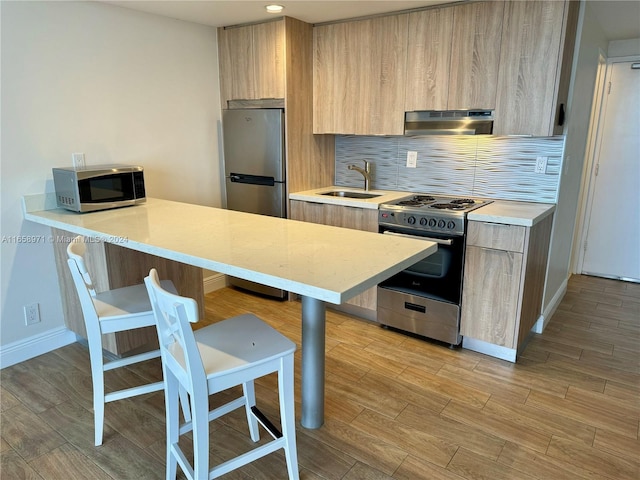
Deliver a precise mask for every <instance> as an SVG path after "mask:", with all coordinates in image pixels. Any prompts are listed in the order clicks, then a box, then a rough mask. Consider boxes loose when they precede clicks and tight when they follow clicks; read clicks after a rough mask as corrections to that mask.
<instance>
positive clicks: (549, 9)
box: [494, 1, 567, 136]
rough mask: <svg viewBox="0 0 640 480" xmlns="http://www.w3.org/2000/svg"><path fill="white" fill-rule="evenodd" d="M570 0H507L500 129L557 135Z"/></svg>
mask: <svg viewBox="0 0 640 480" xmlns="http://www.w3.org/2000/svg"><path fill="white" fill-rule="evenodd" d="M566 7H567V5H566V4H565V2H559V1H537V2H522V1H512V2H507V3H506V5H505V12H504V22H503V29H502V48H501V50H500V73H499V76H498V91H499V92H500V95H499V96H498V99H497V104H496V115H495V118H496V119H495V122H494V133H495V134H497V135H534V136H548V135H553V123H554V107H555V99H556V94H557V90H556V88H557V82H558V78H559V69H560V64H559V55H560V43H561V34H562V29H563V16H564V14H565V11H566V10H567V8H566Z"/></svg>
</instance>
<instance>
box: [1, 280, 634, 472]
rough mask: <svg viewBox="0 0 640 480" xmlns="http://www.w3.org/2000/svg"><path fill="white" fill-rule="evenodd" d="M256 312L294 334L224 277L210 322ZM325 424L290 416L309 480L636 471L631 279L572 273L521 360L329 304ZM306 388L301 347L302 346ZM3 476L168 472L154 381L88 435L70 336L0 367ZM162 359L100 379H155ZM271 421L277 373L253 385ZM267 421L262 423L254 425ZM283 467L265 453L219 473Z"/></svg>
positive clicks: (84, 384)
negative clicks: (454, 345) (399, 329)
mask: <svg viewBox="0 0 640 480" xmlns="http://www.w3.org/2000/svg"><path fill="white" fill-rule="evenodd" d="M247 310H249V311H253V312H255V313H256V314H258V315H259V316H261V317H262V318H263V319H265V320H266V321H268V322H269V323H270V324H272V325H273V326H274V327H276V328H278V329H279V330H280V331H281V332H283V333H284V334H286V335H287V336H289V337H290V338H291V339H293V340H295V341H296V342H297V343H298V345H299V344H300V321H299V318H300V305H299V303H297V302H285V303H281V302H276V301H270V300H262V299H256V298H255V297H252V296H250V295H246V294H242V293H239V292H237V291H234V290H231V289H223V290H220V291H217V292H213V293H211V294H209V295H207V298H206V312H207V318H206V320H207V322H215V321H217V320H219V319H221V318H224V317H228V316H232V315H235V314H238V313H241V312H245V311H247ZM326 349H327V352H326V355H327V372H326V422H325V424H324V425H323V427H322V428H320V429H318V430H306V429H303V428H301V427H300V426H299V412H300V405H299V404H297V413H298V415H297V417H298V430H297V443H298V456H299V462H300V473H301V478H302V479H303V480H316V479H331V480H333V479H336V480H337V479H343V480H385V479H396V480H420V479H458V480H460V479H518V480H520V479H535V478H537V479H553V480H557V479H583V478H584V479H634V480H637V479H638V478H640V442H639V440H638V433H639V432H638V430H639V423H640V361H639V359H640V355H639V353H640V285H637V284H630V283H623V282H618V281H614V280H606V279H598V278H592V277H585V276H574V277H572V278H571V280H570V281H569V287H568V292H567V294H566V296H565V297H564V299H563V301H562V304H561V305H560V307H559V309H558V310H557V312H556V314H555V315H554V317H553V318H552V320H551V322H550V324H549V325H548V327H547V328H546V330H545V332H544V333H543V334H542V335H538V336H535V337H534V338H533V339H532V340H531V342H530V343H529V345H528V347H527V348H526V350H525V351H524V353H523V355H522V356H521V358H520V359H519V361H518V363H517V364H515V365H514V364H510V363H508V362H504V361H500V360H496V359H493V358H490V357H487V356H484V355H481V354H477V353H474V352H469V351H466V350H450V349H448V348H446V347H443V346H440V345H435V344H433V343H429V342H425V341H421V340H417V339H414V338H411V337H408V336H405V335H401V334H398V333H395V332H391V331H388V330H384V329H381V328H379V327H378V326H376V325H373V324H370V323H365V322H362V321H359V320H355V319H353V318H352V317H349V316H347V315H344V314H339V313H335V312H332V311H328V314H327V343H326ZM296 362H297V364H296V392H297V394H298V395H299V392H300V384H299V380H300V376H299V375H300V351H299V350H298V352H297V358H296ZM0 375H1V377H0V387H1V390H0V393H1V422H2V423H1V429H0V432H1V440H0V442H1V443H0V454H1V459H2V462H1V468H2V470H1V471H0V477H1V478H2V479H3V480H4V479H23V478H27V479H55V480H59V479H64V480H70V479H76V478H78V479H107V480H108V479H135V480H142V479H147V478H149V479H156V478H158V479H159V478H163V476H164V448H165V447H164V420H163V419H164V412H163V408H164V407H163V397H162V392H157V393H155V394H150V395H146V396H144V397H139V398H138V399H134V400H125V401H121V402H116V403H112V404H109V405H107V408H106V420H107V426H106V428H105V442H104V445H103V446H101V447H97V448H96V447H94V446H93V441H92V440H93V424H92V413H91V378H90V369H89V358H88V354H87V351H86V349H85V348H84V347H82V346H80V345H79V344H74V345H70V346H68V347H65V348H61V349H59V350H56V351H54V352H51V353H48V354H46V355H42V356H40V357H37V358H34V359H32V360H29V361H26V362H23V363H21V364H18V365H15V366H12V367H9V368H5V369H3V370H2V371H1V372H0ZM159 375H160V369H159V367H158V364H157V363H150V364H148V365H145V366H144V368H137V369H135V370H134V369H132V370H130V371H128V372H125V373H123V374H119V375H115V374H114V375H110V376H109V377H108V378H107V382H108V384H109V385H111V386H113V387H115V386H119V385H126V384H130V383H132V382H136V381H138V380H139V377H140V376H143V377H150V378H159ZM257 396H258V402H259V406H260V407H261V409H262V410H263V411H264V412H265V413H266V414H267V415H268V416H270V417H272V418H273V419H277V411H276V410H275V405H276V389H275V378H274V377H268V378H266V379H265V380H264V381H261V382H260V384H259V385H258V386H257ZM246 431H247V428H246V423H245V421H244V418H243V416H242V414H237V415H236V414H233V415H231V416H230V417H229V418H228V419H226V420H224V421H217V422H216V423H215V426H214V429H213V432H212V441H213V442H215V446H214V449H213V450H212V459H215V460H216V461H218V460H220V459H224V458H228V457H229V456H230V454H231V452H238V451H240V450H243V449H247V448H248V446H249V444H250V443H249V441H248V436H247V435H246ZM264 435H266V434H263V436H264ZM224 478H228V479H242V480H246V479H257V480H267V479H285V478H286V469H285V463H284V459H283V456H282V455H281V454H280V453H274V454H272V455H270V456H268V457H266V458H264V459H261V460H259V461H257V462H254V463H253V464H250V465H248V466H246V467H244V468H243V469H241V470H240V471H236V472H232V473H231V474H229V475H227V476H225V477H224Z"/></svg>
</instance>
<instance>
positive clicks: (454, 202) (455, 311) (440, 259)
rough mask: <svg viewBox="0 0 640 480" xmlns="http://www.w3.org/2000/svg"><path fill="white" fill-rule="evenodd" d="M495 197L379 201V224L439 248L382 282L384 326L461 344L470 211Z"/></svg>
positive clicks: (389, 232)
mask: <svg viewBox="0 0 640 480" xmlns="http://www.w3.org/2000/svg"><path fill="white" fill-rule="evenodd" d="M489 203H491V200H484V199H477V198H459V197H447V196H438V195H427V194H415V195H410V196H408V197H405V198H402V199H400V200H396V201H395V202H391V203H385V204H382V205H380V209H379V212H378V228H379V231H380V233H383V234H387V235H404V236H410V237H419V238H422V239H425V240H431V241H434V242H436V243H438V251H437V252H436V253H434V254H433V255H431V256H429V257H427V258H425V259H424V260H421V261H420V262H418V263H416V264H414V265H412V266H411V267H409V268H407V269H406V270H404V271H402V272H400V273H399V274H397V275H394V276H393V277H391V278H389V279H387V280H385V281H384V282H382V283H381V284H380V285H378V311H377V318H378V322H380V323H381V324H382V325H385V326H388V327H393V328H397V329H399V330H403V331H406V332H411V333H415V334H418V335H421V336H424V337H428V338H433V339H435V340H439V341H441V342H445V343H449V344H450V345H451V346H456V345H459V344H460V342H461V341H462V337H461V336H460V301H461V299H462V287H463V285H462V283H463V282H462V271H463V264H464V251H465V239H466V237H465V235H466V226H467V213H468V212H470V211H471V210H474V209H476V208H479V207H482V206H484V205H487V204H489Z"/></svg>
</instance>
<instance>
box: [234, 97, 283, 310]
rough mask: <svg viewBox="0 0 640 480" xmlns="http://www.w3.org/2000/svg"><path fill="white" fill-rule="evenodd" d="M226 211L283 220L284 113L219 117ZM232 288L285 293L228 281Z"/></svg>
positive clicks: (267, 110) (266, 111) (255, 112)
mask: <svg viewBox="0 0 640 480" xmlns="http://www.w3.org/2000/svg"><path fill="white" fill-rule="evenodd" d="M222 135H223V145H224V173H225V192H226V199H227V208H228V209H229V210H237V211H240V212H248V213H257V214H260V215H270V216H272V217H281V218H285V217H286V216H287V211H286V205H287V201H286V183H285V179H286V173H285V159H284V110H282V109H280V108H260V109H237V110H224V111H223V113H222ZM229 282H230V283H231V285H235V286H237V287H241V288H244V289H246V290H250V291H253V292H257V293H261V294H263V295H269V296H272V297H276V298H285V296H286V292H285V291H283V290H279V289H276V288H272V287H267V286H265V285H260V284H257V283H253V282H249V281H247V280H242V279H239V278H235V277H229Z"/></svg>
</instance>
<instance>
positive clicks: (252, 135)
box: [222, 108, 285, 182]
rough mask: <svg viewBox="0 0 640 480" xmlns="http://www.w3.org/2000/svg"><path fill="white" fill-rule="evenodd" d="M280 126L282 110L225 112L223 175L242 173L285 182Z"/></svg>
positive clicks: (282, 118) (282, 121) (282, 140)
mask: <svg viewBox="0 0 640 480" xmlns="http://www.w3.org/2000/svg"><path fill="white" fill-rule="evenodd" d="M283 126H284V111H283V110H282V109H277V108H276V109H239V110H224V111H223V112H222V132H223V142H224V166H225V176H226V177H229V175H230V174H231V173H242V174H247V175H256V176H263V177H272V178H274V180H275V181H278V182H284V181H285V166H284V153H283V152H284V133H283Z"/></svg>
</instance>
